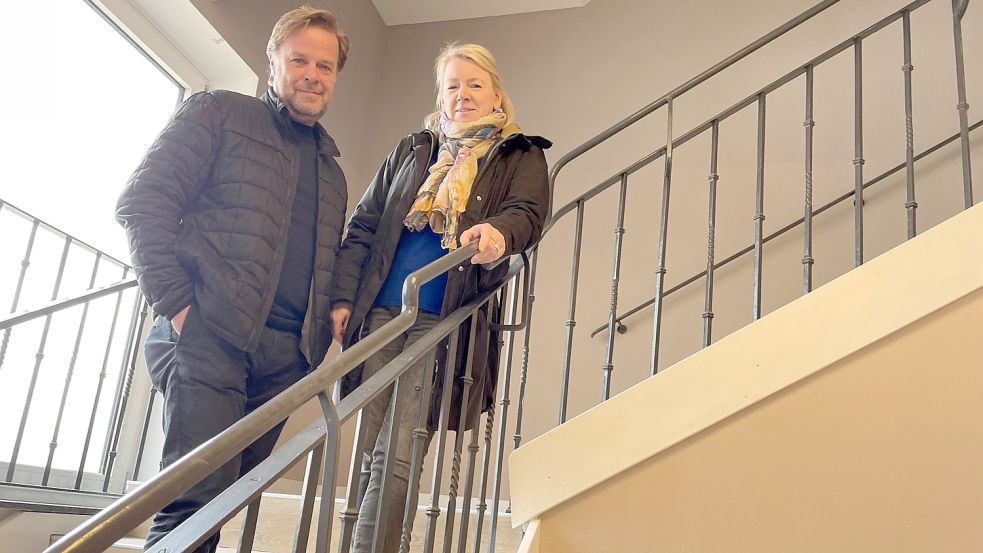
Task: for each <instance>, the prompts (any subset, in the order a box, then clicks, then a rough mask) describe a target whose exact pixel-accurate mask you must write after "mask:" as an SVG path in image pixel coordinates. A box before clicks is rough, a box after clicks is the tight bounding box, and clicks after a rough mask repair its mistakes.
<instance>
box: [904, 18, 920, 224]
mask: <svg viewBox="0 0 983 553" xmlns="http://www.w3.org/2000/svg"><path fill="white" fill-rule="evenodd" d="M902 13H903V15H902V17H901V27H902V48H903V49H904V65H903V66H901V71H902V72H903V73H904V122H905V126H904V128H905V184H906V188H905V189H906V192H907V198H906V201H905V204H904V207H905V211H906V212H907V215H908V239H909V240H910V239H912V238H914V237H915V235H916V234H917V233H918V227H917V226H916V224H915V210H916V209H918V202H916V201H915V131H914V124H913V122H912V115H911V114H912V99H911V96H912V92H911V72H912V70H914V69H915V66H913V65H912V64H911V15H910V12H909V11H908V10H904V12H902Z"/></svg>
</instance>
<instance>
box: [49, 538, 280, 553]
mask: <svg viewBox="0 0 983 553" xmlns="http://www.w3.org/2000/svg"><path fill="white" fill-rule="evenodd" d="M61 537H62V534H54V535H52V536H51V543H54V542H55V541H57V540H58V539H59V538H61ZM142 550H143V538H123V539H121V540H119V541H117V542H116V543H114V544H113V545H112V547H110V548H109V549H106V550H105V553H131V552H133V551H142ZM215 553H236V548H235V547H221V546H220V547H219V548H218V549H217V550H216V552H215ZM253 553H271V552H269V551H265V550H259V549H253Z"/></svg>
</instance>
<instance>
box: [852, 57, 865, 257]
mask: <svg viewBox="0 0 983 553" xmlns="http://www.w3.org/2000/svg"><path fill="white" fill-rule="evenodd" d="M863 67H864V64H863V47H862V41H861V39H860V38H855V39H854V40H853V113H854V119H853V152H854V158H853V221H854V248H853V252H854V253H853V263H854V265H855V266H857V267H859V266H861V265H863V262H864V103H863V99H864V96H863Z"/></svg>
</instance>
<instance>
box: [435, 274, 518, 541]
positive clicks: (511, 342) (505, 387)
mask: <svg viewBox="0 0 983 553" xmlns="http://www.w3.org/2000/svg"><path fill="white" fill-rule="evenodd" d="M523 270H525V271H528V270H530V268H529V267H526V268H525V269H523ZM518 303H519V281H518V278H516V279H515V280H513V281H512V290H511V291H510V292H509V326H512V325H514V324H515V310H516V307H517V306H518ZM528 315H529V314H527V316H528ZM528 332H529V330H528V328H527V329H526V333H527V334H528ZM514 346H515V331H514V330H510V331H509V333H508V341H507V345H506V347H505V378H503V379H502V395H501V399H500V400H498V404H499V405H500V406H501V410H500V413H501V415H500V420H499V421H498V436H497V438H498V439H497V444H498V447H497V448H496V450H495V481H494V483H493V484H492V513H491V521H490V522H489V526H488V551H489V553H494V551H495V536H496V534H497V533H498V502H499V500H500V499H501V498H502V467H503V466H504V464H505V432H506V431H507V428H506V427H507V426H508V421H509V405H510V404H511V403H512V402H511V400H510V399H509V388H510V387H511V385H512V351H513V348H514ZM428 553H429V552H428Z"/></svg>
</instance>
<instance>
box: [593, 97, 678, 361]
mask: <svg viewBox="0 0 983 553" xmlns="http://www.w3.org/2000/svg"><path fill="white" fill-rule="evenodd" d="M672 101H673V100H672V98H669V99H668V101H667V102H666V110H667V112H666V157H665V168H664V176H663V181H662V212H661V215H660V217H659V257H658V260H657V261H656V267H655V301H654V303H655V310H654V313H653V321H652V354H651V356H650V357H649V373H650V374H651V375H652V376H655V374H656V373H657V372H659V346H660V342H661V339H662V299H663V297H664V296H665V292H664V290H663V288H664V287H665V280H666V241H667V239H668V232H669V186H670V184H671V183H672V150H673V148H672ZM609 326H610V324H609ZM609 330H610V329H609Z"/></svg>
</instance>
